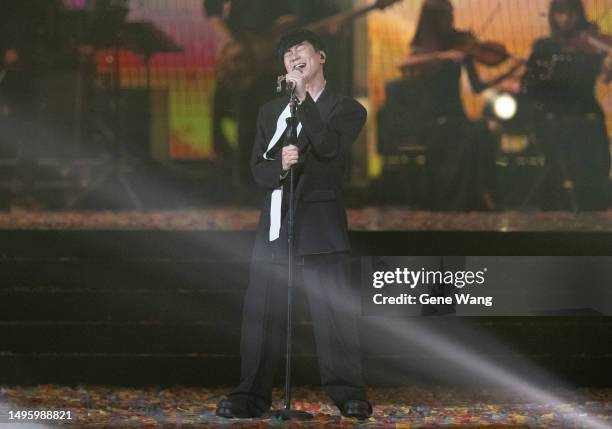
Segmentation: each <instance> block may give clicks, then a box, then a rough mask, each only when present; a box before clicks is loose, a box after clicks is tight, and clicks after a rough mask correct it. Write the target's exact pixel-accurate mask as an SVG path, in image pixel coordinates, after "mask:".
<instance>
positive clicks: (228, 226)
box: [0, 207, 612, 232]
mask: <svg viewBox="0 0 612 429" xmlns="http://www.w3.org/2000/svg"><path fill="white" fill-rule="evenodd" d="M258 218H259V211H258V210H256V209H252V208H231V207H227V208H211V209H194V210H171V211H30V210H11V211H5V212H0V229H1V230H169V231H185V230H186V231H250V230H254V229H255V227H256V225H257V221H258ZM348 218H349V228H350V229H351V230H353V231H480V232H483V231H497V232H612V210H608V211H605V212H592V213H578V214H574V213H569V212H514V211H513V212H496V213H485V212H473V213H451V212H445V213H441V212H437V213H432V212H420V211H411V210H408V209H406V208H401V207H384V208H383V207H365V208H357V209H349V210H348Z"/></svg>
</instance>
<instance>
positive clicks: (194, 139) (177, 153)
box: [66, 0, 612, 160]
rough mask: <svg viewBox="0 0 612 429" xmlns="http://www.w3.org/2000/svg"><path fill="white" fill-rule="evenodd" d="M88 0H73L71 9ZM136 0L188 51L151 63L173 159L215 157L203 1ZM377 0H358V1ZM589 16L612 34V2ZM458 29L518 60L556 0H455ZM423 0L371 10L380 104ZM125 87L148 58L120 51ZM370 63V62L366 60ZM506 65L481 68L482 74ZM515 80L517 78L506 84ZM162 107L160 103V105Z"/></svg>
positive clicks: (608, 100) (372, 71) (588, 2)
mask: <svg viewBox="0 0 612 429" xmlns="http://www.w3.org/2000/svg"><path fill="white" fill-rule="evenodd" d="M85 3H86V2H84V0H67V1H66V5H67V6H69V7H72V8H78V7H84V5H85ZM125 3H126V4H129V8H130V10H129V14H128V17H127V19H128V21H149V22H151V23H153V24H154V25H155V27H157V28H158V29H159V30H161V31H162V32H163V33H165V34H166V35H167V36H168V37H169V38H170V39H171V40H173V41H174V42H176V44H177V45H179V46H180V47H181V48H182V52H177V53H160V54H156V55H154V56H152V58H151V60H150V64H149V66H150V86H151V89H152V90H153V91H156V90H158V91H166V92H167V97H166V98H164V99H163V100H164V101H163V102H164V103H165V102H166V101H165V100H167V106H164V108H165V109H167V112H168V116H169V123H168V139H169V142H168V145H169V157H170V158H171V159H174V160H198V159H214V156H215V155H214V151H213V143H212V132H211V131H212V130H211V124H212V118H211V116H212V115H211V113H212V110H211V102H212V96H213V94H214V89H215V70H216V65H217V46H216V39H215V35H214V33H213V31H212V29H211V28H210V26H209V25H208V23H207V20H206V17H205V15H204V12H203V10H202V1H201V0H146V1H143V0H140V1H139V0H135V1H129V2H125ZM364 3H365V4H367V3H374V2H373V1H370V2H363V1H355V2H354V6H355V7H357V6H359V5H363V4H364ZM584 3H585V6H586V9H587V14H588V16H589V18H590V19H592V20H593V21H595V22H597V24H598V25H599V27H600V28H601V30H602V31H604V32H607V33H610V32H612V8H611V7H610V4H609V1H608V0H585V1H584ZM454 4H455V9H456V11H455V19H456V26H457V28H459V29H463V30H470V31H473V32H474V33H475V34H476V35H477V37H478V38H479V39H481V40H494V41H498V42H501V43H503V44H505V45H506V47H507V48H508V50H509V51H510V52H511V53H512V54H513V55H515V56H516V57H519V58H521V57H522V58H526V57H527V56H528V55H529V52H530V49H531V45H532V43H533V40H534V39H536V38H538V37H543V36H546V35H547V34H548V21H547V9H548V4H549V0H512V1H506V0H455V2H454ZM420 5H421V0H403V1H401V2H399V3H397V4H395V5H393V6H392V7H389V8H388V9H386V10H384V11H382V12H374V13H371V14H370V15H368V18H367V31H368V41H369V58H368V65H367V67H368V71H367V76H368V95H369V98H370V102H371V105H372V106H373V108H374V109H377V108H378V107H380V105H381V104H382V103H383V101H384V96H385V95H384V86H385V82H387V81H389V80H392V79H395V78H398V77H399V76H400V72H399V70H398V69H397V65H398V63H399V62H400V61H401V60H402V58H403V57H404V56H405V55H406V52H407V47H408V44H409V41H410V39H411V37H412V35H413V32H414V28H415V24H416V20H417V19H418V13H419V8H420ZM97 60H98V68H99V70H103V69H105V68H109V67H111V66H112V64H110V62H111V61H112V59H111V57H110V56H109V52H100V53H98V58H97ZM119 61H120V81H121V87H122V88H146V85H147V78H146V76H147V73H146V67H145V63H144V59H143V57H142V55H137V54H135V53H133V52H130V51H128V50H122V51H121V52H120V56H119ZM359 64H361V65H360V66H361V67H363V63H361V62H359ZM504 67H506V66H501V67H500V68H486V67H481V68H480V69H481V70H480V71H481V74H482V75H483V77H484V78H485V79H486V78H487V77H490V76H494V75H496V74H498V73H499V72H500V71H501V70H503V68H504ZM464 82H465V88H464V91H463V94H464V104H465V106H466V110H467V112H468V114H469V115H470V116H472V117H477V116H479V114H480V112H481V109H482V106H483V97H482V96H474V95H472V94H471V92H470V90H469V87H468V85H469V84H468V83H467V79H464ZM507 84H511V83H507ZM598 96H599V99H600V101H601V102H602V104H603V106H604V109H605V110H606V112H607V113H608V118H609V120H608V122H609V126H612V91H610V87H609V86H605V85H600V87H599V88H598ZM153 108H154V109H155V108H156V106H155V105H154V106H153Z"/></svg>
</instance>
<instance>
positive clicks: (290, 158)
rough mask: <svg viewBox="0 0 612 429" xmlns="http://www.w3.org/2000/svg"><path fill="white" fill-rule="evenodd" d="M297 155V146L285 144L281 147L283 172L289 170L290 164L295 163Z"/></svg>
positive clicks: (297, 158)
mask: <svg viewBox="0 0 612 429" xmlns="http://www.w3.org/2000/svg"><path fill="white" fill-rule="evenodd" d="M299 156H300V155H299V151H298V147H297V146H294V145H289V146H285V147H284V148H283V172H285V171H289V169H290V168H291V166H292V165H295V164H297V163H298V160H299Z"/></svg>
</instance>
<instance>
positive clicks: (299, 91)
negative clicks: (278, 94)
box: [285, 69, 306, 101]
mask: <svg viewBox="0 0 612 429" xmlns="http://www.w3.org/2000/svg"><path fill="white" fill-rule="evenodd" d="M285 79H286V80H287V82H293V83H295V95H296V97H297V98H298V99H299V100H300V101H304V99H305V98H306V82H304V77H303V76H302V71H301V70H299V69H298V70H292V71H291V72H289V73H287V75H286V76H285Z"/></svg>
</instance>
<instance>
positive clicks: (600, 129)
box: [523, 0, 612, 211]
mask: <svg viewBox="0 0 612 429" xmlns="http://www.w3.org/2000/svg"><path fill="white" fill-rule="evenodd" d="M548 17H549V25H550V37H547V38H543V39H540V40H537V41H536V42H535V43H534V45H533V50H532V54H531V57H530V59H529V62H528V67H527V71H526V73H525V77H524V80H523V91H524V93H525V94H526V95H527V96H528V97H530V98H531V99H532V100H533V101H534V102H535V107H536V112H537V117H536V137H537V141H538V142H540V144H542V146H543V148H544V150H545V153H546V155H547V164H548V168H550V170H549V174H547V176H546V178H545V182H544V186H543V189H542V191H543V192H542V205H543V208H545V209H551V210H574V211H577V210H603V209H606V208H607V207H608V206H609V201H610V181H609V173H610V151H609V140H608V133H607V130H606V122H605V115H604V113H603V110H602V108H601V106H600V105H599V103H598V101H597V99H596V97H595V85H596V83H597V78H598V76H599V75H601V74H603V75H604V77H608V78H609V76H611V75H612V70H611V67H610V66H609V63H607V64H608V65H607V66H606V65H605V62H604V59H605V57H606V55H605V53H604V52H605V51H606V48H605V46H602V45H604V44H605V42H604V43H597V42H592V40H597V39H607V43H608V48H607V50H608V52H609V51H610V49H612V48H611V46H612V45H610V39H611V38H610V36H606V35H600V33H598V31H597V27H596V26H595V25H594V24H593V23H591V22H589V21H588V20H587V18H586V16H585V11H584V6H583V4H582V1H581V0H552V1H551V3H550V9H549V14H548Z"/></svg>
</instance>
